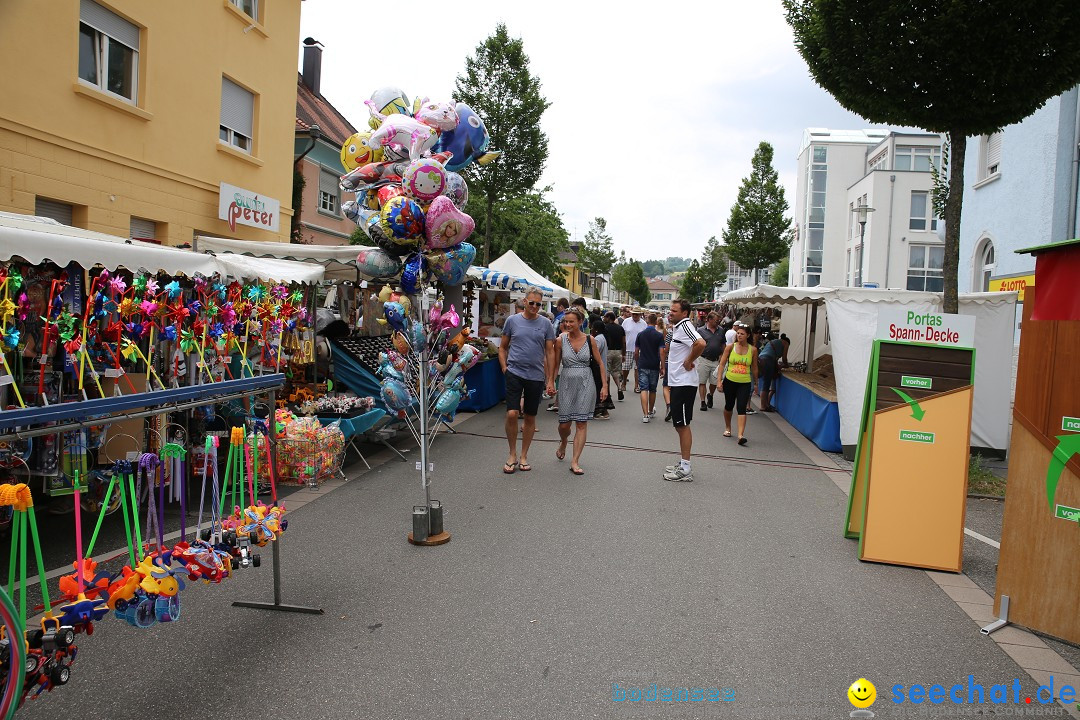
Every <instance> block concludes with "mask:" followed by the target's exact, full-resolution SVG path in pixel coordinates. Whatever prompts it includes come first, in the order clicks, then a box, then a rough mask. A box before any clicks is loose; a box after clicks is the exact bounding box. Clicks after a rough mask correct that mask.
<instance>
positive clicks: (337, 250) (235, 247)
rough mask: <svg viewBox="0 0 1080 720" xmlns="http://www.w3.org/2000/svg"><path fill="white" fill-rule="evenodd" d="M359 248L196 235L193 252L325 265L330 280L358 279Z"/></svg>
mask: <svg viewBox="0 0 1080 720" xmlns="http://www.w3.org/2000/svg"><path fill="white" fill-rule="evenodd" d="M363 249H365V248H363V247H360V246H357V245H300V244H297V243H280V242H250V241H248V240H233V239H232V238H220V237H213V236H211V235H196V236H195V244H194V250H195V252H198V253H214V254H215V255H217V257H219V258H221V257H229V256H230V255H232V256H249V257H254V258H270V259H276V260H286V261H294V262H303V263H310V264H314V265H322V266H323V267H324V268H325V272H326V276H327V277H334V278H341V279H355V278H356V276H357V266H356V254H357V253H358V252H360V251H361V250H363Z"/></svg>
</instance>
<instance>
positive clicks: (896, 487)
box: [844, 311, 975, 572]
mask: <svg viewBox="0 0 1080 720" xmlns="http://www.w3.org/2000/svg"><path fill="white" fill-rule="evenodd" d="M904 312H906V311H904ZM938 317H941V316H938ZM953 317H956V316H944V317H942V321H941V323H940V324H938V323H936V322H935V321H934V319H933V318H930V319H929V320H928V319H927V318H926V317H925V314H924V315H923V317H922V318H920V321H919V322H928V323H929V324H928V325H924V326H923V327H924V329H925V327H931V328H939V327H940V328H945V330H946V331H947V332H948V333H950V334H952V335H955V336H957V337H955V338H953V340H954V341H956V342H960V341H961V339H962V338H971V339H972V340H973V338H974V324H973V323H972V324H971V325H970V326H969V327H966V328H965V327H962V325H958V324H955V323H950V322H949V318H953ZM905 319H906V318H905ZM972 319H973V318H972ZM889 324H890V325H892V326H893V327H897V322H896V320H895V319H894V320H892V321H891V322H890V323H889ZM969 341H970V340H969ZM974 367H975V351H974V349H972V348H966V347H955V346H948V345H933V344H925V343H914V342H911V343H909V342H897V341H890V340H875V341H874V347H873V351H872V353H871V357H870V371H869V373H868V374H867V386H866V393H865V400H864V403H863V412H862V421H861V425H860V431H859V445H858V449H857V450H856V453H855V465H854V469H853V471H852V478H851V492H850V493H849V494H848V509H847V517H846V518H845V520H844V535H845V536H846V537H849V538H858V540H859V559H860V560H866V561H871V562H883V563H891V564H896V565H909V566H912V567H922V568H928V569H936V570H946V571H952V572H960V570H961V565H962V560H963V547H964V545H963V543H964V513H965V509H966V497H967V470H968V444H969V441H970V432H971V405H972V401H973V399H974V395H975V391H974V377H975V371H974Z"/></svg>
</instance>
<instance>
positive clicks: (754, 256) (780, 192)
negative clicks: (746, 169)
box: [723, 142, 791, 274]
mask: <svg viewBox="0 0 1080 720" xmlns="http://www.w3.org/2000/svg"><path fill="white" fill-rule="evenodd" d="M772 161H773V147H772V145H770V144H769V143H767V142H762V143H760V144H758V146H757V150H755V151H754V157H753V159H752V160H751V161H750V167H751V169H750V176H749V177H746V178H743V181H742V185H740V186H739V195H738V197H737V198H736V199H735V204H734V205H732V206H731V215H730V216H729V217H728V222H727V227H726V228H725V229H724V233H723V237H724V244H725V245H726V248H725V250H726V252H727V256H728V257H730V258H731V259H732V260H734V261H735V262H736V264H738V266H739V267H741V268H743V269H745V270H752V271H755V274H756V271H757V269H758V268H763V267H767V266H768V265H771V264H773V263H774V262H776V261H777V260H779V259H780V258H782V257H785V256H786V255H787V252H788V248H789V247H790V246H791V233H790V228H791V218H788V217H784V213H786V212H787V210H788V204H787V200H785V199H784V188H783V187H781V186H780V182H779V178H778V176H777V174H776V170H775V169H774V168H773V166H772Z"/></svg>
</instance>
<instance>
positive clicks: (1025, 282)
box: [990, 275, 1035, 302]
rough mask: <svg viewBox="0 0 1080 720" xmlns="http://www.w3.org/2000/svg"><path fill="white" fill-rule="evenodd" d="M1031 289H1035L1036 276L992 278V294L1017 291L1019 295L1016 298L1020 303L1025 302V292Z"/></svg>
mask: <svg viewBox="0 0 1080 720" xmlns="http://www.w3.org/2000/svg"><path fill="white" fill-rule="evenodd" d="M1030 287H1035V275H1011V276H1008V277H997V278H990V292H1009V291H1010V290H1012V291H1015V292H1017V293H1019V294H1018V295H1017V298H1016V299H1017V300H1018V301H1019V302H1024V291H1025V290H1027V289H1028V288H1030Z"/></svg>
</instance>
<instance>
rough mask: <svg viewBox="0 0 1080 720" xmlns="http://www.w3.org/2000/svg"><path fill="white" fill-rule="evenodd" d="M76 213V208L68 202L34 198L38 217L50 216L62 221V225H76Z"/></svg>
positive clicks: (35, 212) (35, 211)
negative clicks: (74, 217)
mask: <svg viewBox="0 0 1080 720" xmlns="http://www.w3.org/2000/svg"><path fill="white" fill-rule="evenodd" d="M74 214H75V208H74V206H72V205H68V204H67V203H62V202H58V201H56V200H47V199H46V198H41V197H39V198H35V199H34V215H36V216H37V217H44V218H50V219H52V220H55V221H56V222H58V223H60V224H61V225H71V226H74V225H75V221H74V219H73V216H74Z"/></svg>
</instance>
